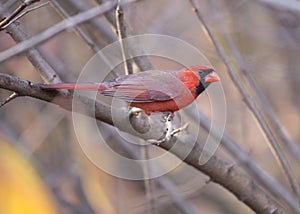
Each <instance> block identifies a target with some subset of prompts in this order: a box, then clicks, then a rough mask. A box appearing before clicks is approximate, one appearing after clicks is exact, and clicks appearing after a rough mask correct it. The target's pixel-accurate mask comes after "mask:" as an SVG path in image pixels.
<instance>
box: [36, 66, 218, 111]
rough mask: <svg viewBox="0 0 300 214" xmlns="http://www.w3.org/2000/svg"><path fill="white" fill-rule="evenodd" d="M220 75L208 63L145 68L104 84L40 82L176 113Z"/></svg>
mask: <svg viewBox="0 0 300 214" xmlns="http://www.w3.org/2000/svg"><path fill="white" fill-rule="evenodd" d="M219 80H220V78H219V76H218V74H217V73H216V72H215V71H214V70H213V69H212V68H210V67H207V66H200V65H195V66H190V67H186V68H184V69H182V70H179V71H144V72H139V73H135V74H130V75H123V76H120V77H118V78H116V79H113V80H110V81H107V82H102V83H57V84H40V87H41V88H42V89H45V90H55V89H68V90H98V91H100V92H101V94H103V95H105V96H111V97H116V98H118V99H123V100H125V101H127V102H129V103H130V106H132V107H138V108H140V109H143V110H144V112H145V113H146V114H147V115H150V114H151V113H152V112H171V113H173V112H175V111H178V110H179V109H182V108H183V107H185V106H187V105H189V104H190V103H192V102H193V101H194V100H195V99H196V98H197V97H198V95H199V94H201V93H202V92H203V91H204V90H205V89H206V88H207V87H208V85H209V84H210V83H212V82H217V81H219Z"/></svg>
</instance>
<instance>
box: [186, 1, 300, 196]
mask: <svg viewBox="0 0 300 214" xmlns="http://www.w3.org/2000/svg"><path fill="white" fill-rule="evenodd" d="M190 2H191V5H192V7H193V10H194V11H195V13H196V16H197V17H198V19H199V20H200V21H201V23H202V24H203V26H204V29H205V31H206V32H207V34H208V35H209V38H210V39H211V40H212V42H213V44H214V46H215V48H216V50H217V53H218V54H219V56H220V57H221V59H222V60H223V62H224V64H225V65H226V67H227V68H228V73H229V75H230V77H231V79H232V81H233V82H234V84H235V85H236V86H237V88H238V89H239V91H240V93H241V94H242V96H243V98H244V101H245V103H246V104H247V105H248V107H249V109H250V110H251V111H252V113H253V115H254V116H255V118H256V120H257V121H258V123H259V124H260V126H261V128H262V130H263V131H264V133H265V135H266V136H267V138H268V142H269V147H270V149H271V151H272V152H273V155H274V156H275V157H276V160H277V161H278V163H279V166H280V167H281V169H282V171H283V172H284V173H283V174H284V175H285V176H286V177H287V180H288V182H289V184H290V185H291V188H292V190H293V191H294V193H295V195H296V196H297V198H298V200H300V187H299V184H298V182H297V180H296V179H295V176H294V173H293V171H292V169H291V167H290V165H289V163H288V161H287V159H286V158H285V155H284V153H283V152H282V150H281V148H280V146H279V145H278V143H277V141H276V139H275V137H274V136H273V133H272V131H271V129H270V128H269V126H268V124H267V123H266V121H265V119H264V117H263V115H262V114H261V112H260V110H259V108H258V107H257V106H256V103H255V101H254V100H253V98H252V97H251V96H250V94H249V93H248V91H247V89H246V88H245V86H244V85H243V83H242V81H241V79H240V78H239V76H238V75H237V73H236V72H235V71H234V68H233V66H232V65H231V63H230V61H229V59H228V57H227V56H226V53H225V51H224V50H223V48H222V46H221V44H220V43H219V42H218V40H217V38H216V36H215V35H214V33H213V32H212V31H211V29H210V27H209V26H208V24H207V22H206V20H205V18H204V16H203V15H202V13H201V11H200V10H199V7H198V6H197V2H196V0H190Z"/></svg>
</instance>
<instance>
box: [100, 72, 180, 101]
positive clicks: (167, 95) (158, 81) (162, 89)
mask: <svg viewBox="0 0 300 214" xmlns="http://www.w3.org/2000/svg"><path fill="white" fill-rule="evenodd" d="M179 85H181V87H182V84H181V83H180V82H179V80H178V79H177V78H176V77H174V76H173V75H171V74H168V72H159V71H153V72H151V73H150V72H141V73H137V74H136V75H133V76H131V77H130V78H124V76H123V77H121V78H119V79H117V82H116V84H114V86H112V87H110V88H108V89H106V90H104V91H102V92H101V93H102V94H103V95H105V96H113V97H116V98H119V99H123V100H126V101H129V102H155V101H166V100H171V99H174V98H176V97H178V96H179V94H180V87H179Z"/></svg>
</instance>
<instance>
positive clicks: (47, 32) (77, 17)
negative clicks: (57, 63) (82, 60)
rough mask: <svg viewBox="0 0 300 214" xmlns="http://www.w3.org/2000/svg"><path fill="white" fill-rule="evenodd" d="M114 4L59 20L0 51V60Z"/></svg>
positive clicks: (114, 3)
mask: <svg viewBox="0 0 300 214" xmlns="http://www.w3.org/2000/svg"><path fill="white" fill-rule="evenodd" d="M135 1H137V0H126V1H124V2H123V3H122V5H123V4H129V3H132V2H135ZM115 6H116V1H109V2H106V3H104V4H103V5H100V6H97V7H94V8H92V9H89V10H88V11H85V12H82V13H80V14H78V15H75V16H72V17H70V18H69V19H66V20H64V21H61V22H60V23H58V24H56V25H54V26H53V27H51V28H49V29H47V30H45V31H43V32H41V33H40V34H38V35H36V36H33V37H31V38H30V39H28V40H26V41H23V42H21V43H19V44H17V45H15V46H14V47H12V48H9V49H8V50H5V51H3V52H1V53H0V62H3V61H5V60H7V59H9V58H11V57H13V56H15V55H17V54H20V53H23V52H24V51H26V50H28V49H30V48H32V47H35V46H36V45H39V44H41V43H43V42H45V41H47V40H48V39H51V38H52V37H53V36H55V35H57V34H59V33H60V32H62V31H64V30H66V29H71V28H73V27H75V26H76V25H78V24H81V23H83V22H85V21H88V20H90V19H92V18H94V17H97V16H100V15H102V14H103V13H105V12H107V11H109V10H111V9H112V8H114V7H115Z"/></svg>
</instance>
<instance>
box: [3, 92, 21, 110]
mask: <svg viewBox="0 0 300 214" xmlns="http://www.w3.org/2000/svg"><path fill="white" fill-rule="evenodd" d="M18 96H19V95H18V94H17V93H16V92H13V93H12V94H11V95H10V96H8V97H7V98H6V99H5V100H4V101H2V102H0V108H1V107H2V106H4V105H5V104H7V103H9V102H10V101H12V100H14V99H15V98H17V97H18Z"/></svg>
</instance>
